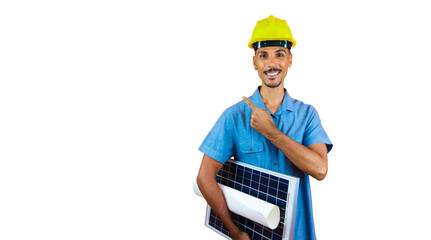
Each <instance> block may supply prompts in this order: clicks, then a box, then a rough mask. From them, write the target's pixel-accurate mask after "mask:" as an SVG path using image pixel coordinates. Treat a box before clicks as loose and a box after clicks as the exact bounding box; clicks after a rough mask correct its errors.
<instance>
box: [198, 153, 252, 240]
mask: <svg viewBox="0 0 431 240" xmlns="http://www.w3.org/2000/svg"><path fill="white" fill-rule="evenodd" d="M222 166H223V164H222V163H220V162H218V161H217V160H215V159H213V158H211V157H209V156H207V155H205V154H204V156H203V158H202V163H201V167H200V169H199V173H198V177H197V179H196V182H197V184H198V187H199V190H200V191H201V193H202V196H203V197H204V198H205V200H206V201H207V202H208V204H209V205H210V207H211V209H212V210H213V211H214V212H215V213H216V214H217V216H218V217H219V218H220V219H221V220H222V221H223V223H224V225H225V226H226V227H227V229H228V230H229V233H230V235H231V237H232V239H234V240H237V239H238V240H243V239H248V240H249V239H250V238H249V237H248V235H247V234H246V233H245V232H241V231H240V230H239V228H238V227H237V226H236V225H235V223H234V222H233V221H232V218H231V217H230V215H229V210H228V207H227V204H226V200H225V198H224V195H223V192H222V191H221V189H220V187H219V186H218V184H217V182H216V180H215V179H216V176H217V173H218V172H219V171H220V169H221V168H222Z"/></svg>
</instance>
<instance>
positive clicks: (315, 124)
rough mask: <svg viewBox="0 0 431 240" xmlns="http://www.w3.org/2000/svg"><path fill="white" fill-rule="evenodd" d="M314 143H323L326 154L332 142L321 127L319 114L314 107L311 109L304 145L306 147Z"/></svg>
mask: <svg viewBox="0 0 431 240" xmlns="http://www.w3.org/2000/svg"><path fill="white" fill-rule="evenodd" d="M315 143H325V144H326V148H327V149H328V152H329V151H331V149H332V142H331V140H329V137H328V135H327V134H326V132H325V130H324V129H323V127H322V124H321V122H320V118H319V114H318V113H317V111H316V109H315V108H314V107H311V109H310V113H309V117H308V122H307V126H306V129H305V134H304V145H305V146H306V147H308V146H310V145H312V144H315Z"/></svg>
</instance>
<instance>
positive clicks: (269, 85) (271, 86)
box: [263, 81, 281, 88]
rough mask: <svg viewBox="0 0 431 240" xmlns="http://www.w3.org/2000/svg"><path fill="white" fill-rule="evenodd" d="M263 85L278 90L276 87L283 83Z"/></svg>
mask: <svg viewBox="0 0 431 240" xmlns="http://www.w3.org/2000/svg"><path fill="white" fill-rule="evenodd" d="M263 84H265V86H267V87H269V88H276V87H278V86H280V84H281V81H279V82H278V83H266V82H264V83H263Z"/></svg>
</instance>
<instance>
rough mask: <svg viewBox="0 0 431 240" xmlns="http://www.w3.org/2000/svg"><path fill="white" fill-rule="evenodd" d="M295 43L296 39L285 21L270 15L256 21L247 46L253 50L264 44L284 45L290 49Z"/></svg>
mask: <svg viewBox="0 0 431 240" xmlns="http://www.w3.org/2000/svg"><path fill="white" fill-rule="evenodd" d="M255 43H256V44H255ZM253 44H255V45H254V46H253ZM295 45H296V41H295V39H293V37H292V32H291V31H290V28H289V26H288V25H287V23H286V21H285V20H282V19H279V18H275V17H274V16H272V15H271V16H269V17H268V18H265V19H262V20H260V21H257V23H256V27H254V30H253V34H252V36H251V39H250V42H249V43H248V47H249V48H251V49H255V50H256V49H258V48H261V47H265V46H284V47H286V48H289V49H290V47H294V46H295Z"/></svg>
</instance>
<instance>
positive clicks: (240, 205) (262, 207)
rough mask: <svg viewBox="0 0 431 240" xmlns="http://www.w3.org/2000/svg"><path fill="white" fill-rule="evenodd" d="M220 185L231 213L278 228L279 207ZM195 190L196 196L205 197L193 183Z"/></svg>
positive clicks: (271, 227)
mask: <svg viewBox="0 0 431 240" xmlns="http://www.w3.org/2000/svg"><path fill="white" fill-rule="evenodd" d="M218 185H219V186H220V189H221V191H222V192H223V195H224V198H225V199H226V203H227V207H228V208H229V210H230V211H232V212H234V213H236V214H238V215H240V216H243V217H245V218H248V219H250V220H253V221H254V222H257V223H260V224H262V225H263V226H265V227H268V228H270V229H273V230H274V229H275V228H276V227H277V226H278V223H279V222H280V208H278V206H276V205H274V204H271V203H269V202H265V201H263V200H260V199H258V198H255V197H253V196H251V195H248V194H245V193H243V192H240V191H238V190H235V189H233V188H230V187H227V186H225V185H223V184H220V183H218ZM193 189H194V191H195V193H196V195H198V196H201V197H203V196H202V194H201V192H200V190H199V187H198V185H197V183H196V182H194V183H193Z"/></svg>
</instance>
